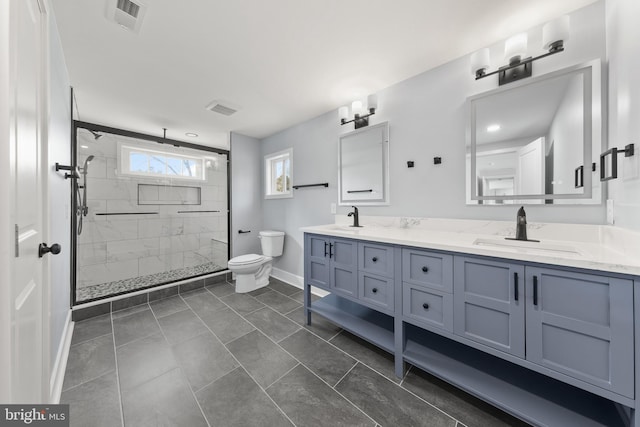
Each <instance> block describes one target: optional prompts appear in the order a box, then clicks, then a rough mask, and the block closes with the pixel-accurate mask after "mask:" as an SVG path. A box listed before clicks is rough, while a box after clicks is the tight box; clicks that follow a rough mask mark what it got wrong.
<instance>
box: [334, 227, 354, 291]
mask: <svg viewBox="0 0 640 427" xmlns="http://www.w3.org/2000/svg"><path fill="white" fill-rule="evenodd" d="M329 255H330V258H331V268H330V272H331V274H330V275H331V280H330V284H331V291H335V292H336V293H339V294H343V295H349V296H352V297H354V298H357V296H358V293H357V288H358V243H357V242H355V241H353V240H343V239H333V240H331V241H330V246H329Z"/></svg>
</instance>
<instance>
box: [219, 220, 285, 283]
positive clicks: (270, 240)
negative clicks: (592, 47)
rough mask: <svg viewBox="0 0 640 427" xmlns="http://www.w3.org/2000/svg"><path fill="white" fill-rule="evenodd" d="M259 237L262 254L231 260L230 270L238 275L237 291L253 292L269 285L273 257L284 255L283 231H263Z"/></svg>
mask: <svg viewBox="0 0 640 427" xmlns="http://www.w3.org/2000/svg"><path fill="white" fill-rule="evenodd" d="M258 238H259V239H260V245H261V246H262V255H257V254H249V255H240V256H237V257H234V258H231V259H230V260H229V263H228V267H229V270H231V272H232V273H234V274H235V276H236V292H237V293H246V292H251V291H254V290H256V289H260V288H262V287H265V286H267V285H268V284H269V275H270V274H271V263H272V261H273V257H278V256H280V255H282V249H283V246H284V232H283V231H261V232H260V233H259V236H258Z"/></svg>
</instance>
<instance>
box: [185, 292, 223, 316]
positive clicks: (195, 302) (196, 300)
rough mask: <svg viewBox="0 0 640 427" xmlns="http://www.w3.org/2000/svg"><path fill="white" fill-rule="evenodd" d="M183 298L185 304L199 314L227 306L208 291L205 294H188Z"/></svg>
mask: <svg viewBox="0 0 640 427" xmlns="http://www.w3.org/2000/svg"><path fill="white" fill-rule="evenodd" d="M183 298H184V301H185V302H186V303H187V305H188V306H189V307H191V310H193V311H194V312H195V313H196V314H197V315H199V316H200V315H206V314H207V313H212V312H214V311H216V310H220V309H222V308H226V307H227V306H226V305H225V303H223V302H222V301H220V300H219V299H218V297H216V296H214V295H212V294H211V293H208V292H207V293H206V294H198V295H188V296H187V297H183Z"/></svg>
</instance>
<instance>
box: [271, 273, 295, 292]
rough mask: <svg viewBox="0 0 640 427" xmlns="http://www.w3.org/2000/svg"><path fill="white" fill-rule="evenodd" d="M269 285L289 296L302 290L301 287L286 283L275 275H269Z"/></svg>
mask: <svg viewBox="0 0 640 427" xmlns="http://www.w3.org/2000/svg"><path fill="white" fill-rule="evenodd" d="M269 287H270V288H271V289H274V290H276V291H278V292H280V293H281V294H284V295H287V296H290V295H293V294H295V293H296V292H298V291H299V290H300V288H297V287H295V286H293V285H290V284H288V283H285V282H283V281H282V280H279V279H276V278H275V277H269Z"/></svg>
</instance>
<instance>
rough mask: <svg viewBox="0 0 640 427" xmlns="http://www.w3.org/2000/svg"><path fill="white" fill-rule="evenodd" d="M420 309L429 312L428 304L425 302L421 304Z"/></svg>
mask: <svg viewBox="0 0 640 427" xmlns="http://www.w3.org/2000/svg"><path fill="white" fill-rule="evenodd" d="M422 308H424V309H425V310H429V304H427V303H426V302H425V303H424V304H422Z"/></svg>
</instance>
